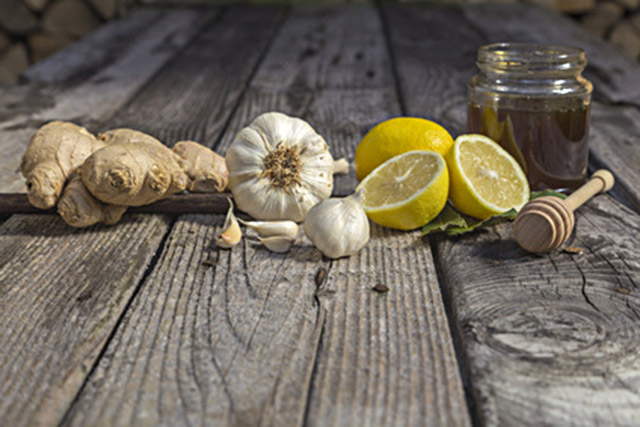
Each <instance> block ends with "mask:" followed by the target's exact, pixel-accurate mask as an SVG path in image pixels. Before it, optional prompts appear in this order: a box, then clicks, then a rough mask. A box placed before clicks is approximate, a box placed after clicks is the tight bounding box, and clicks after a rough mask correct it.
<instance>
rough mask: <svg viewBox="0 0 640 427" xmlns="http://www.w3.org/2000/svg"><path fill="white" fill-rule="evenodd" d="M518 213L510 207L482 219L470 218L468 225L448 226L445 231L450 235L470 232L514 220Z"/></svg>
mask: <svg viewBox="0 0 640 427" xmlns="http://www.w3.org/2000/svg"><path fill="white" fill-rule="evenodd" d="M517 214H518V212H517V211H516V210H515V209H510V210H508V211H506V212H503V213H501V214H499V215H494V216H492V217H490V218H487V219H485V220H482V221H480V220H477V219H470V220H469V221H468V222H467V226H466V227H449V228H447V230H446V231H445V233H447V235H449V236H457V235H459V234H464V233H469V232H471V231H474V230H477V229H478V228H484V227H489V226H491V225H496V224H501V223H503V222H507V221H513V219H514V218H515V217H516V215H517Z"/></svg>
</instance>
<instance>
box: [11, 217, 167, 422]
mask: <svg viewBox="0 0 640 427" xmlns="http://www.w3.org/2000/svg"><path fill="white" fill-rule="evenodd" d="M167 225H168V222H167V220H166V219H164V218H162V217H160V216H148V215H147V216H145V217H144V218H143V217H141V216H129V217H127V218H126V219H125V220H124V221H123V222H122V223H121V224H118V225H117V226H114V227H113V228H111V229H109V230H107V229H106V228H103V227H93V228H91V229H88V230H73V229H71V228H70V227H68V226H67V225H66V224H64V222H63V221H62V220H61V219H59V218H55V217H52V216H50V215H29V216H21V215H14V216H13V217H11V218H10V219H9V220H7V221H6V222H5V223H4V224H2V226H0V316H1V318H2V320H1V321H0V324H1V325H2V326H1V327H0V348H2V352H0V393H2V399H0V420H2V424H3V425H13V426H22V425H34V424H56V423H57V422H58V421H59V420H60V419H61V418H62V416H63V415H64V413H65V411H66V409H67V407H68V405H69V403H70V402H71V401H72V400H73V398H74V396H75V394H76V393H77V391H78V389H79V388H80V386H81V385H82V383H83V381H84V378H85V376H86V375H87V373H88V371H89V370H90V369H91V366H92V365H93V363H94V361H95V360H96V358H97V357H98V355H99V353H100V350H101V348H102V347H103V346H104V344H105V342H106V341H107V338H108V337H109V335H110V332H111V328H113V326H114V325H115V323H116V321H117V320H118V318H119V316H120V315H121V314H122V312H123V311H124V308H125V306H126V302H127V301H128V300H129V299H130V298H131V296H132V294H133V292H134V289H135V287H136V285H137V284H138V282H139V281H140V279H141V278H142V276H143V274H144V272H145V269H146V268H147V266H148V265H149V263H150V262H151V258H152V257H153V254H154V253H155V250H156V248H157V247H158V245H160V242H161V240H162V237H163V235H164V234H165V232H166V230H167ZM122 236H128V238H126V239H123V238H122Z"/></svg>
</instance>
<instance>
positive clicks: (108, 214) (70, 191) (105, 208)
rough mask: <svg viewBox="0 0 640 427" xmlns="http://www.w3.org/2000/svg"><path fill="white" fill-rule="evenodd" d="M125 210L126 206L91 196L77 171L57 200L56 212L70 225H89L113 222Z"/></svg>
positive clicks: (115, 221) (118, 219)
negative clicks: (107, 202) (105, 201)
mask: <svg viewBox="0 0 640 427" xmlns="http://www.w3.org/2000/svg"><path fill="white" fill-rule="evenodd" d="M126 210H127V207H126V206H117V205H110V204H106V203H102V202H101V201H99V200H97V199H96V198H95V197H93V196H92V195H91V193H89V191H88V190H87V189H86V187H85V186H84V184H83V183H82V178H81V177H80V175H78V174H77V173H74V174H73V175H71V177H70V178H69V182H68V184H67V185H66V187H65V188H64V192H63V193H62V197H60V201H59V202H58V213H59V214H60V216H61V217H62V219H64V221H65V222H66V223H67V224H69V225H70V226H72V227H89V226H91V225H93V224H97V223H99V222H103V223H105V224H109V225H111V224H115V223H117V222H118V221H120V218H122V215H124V213H125V211H126Z"/></svg>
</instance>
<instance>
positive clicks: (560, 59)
mask: <svg viewBox="0 0 640 427" xmlns="http://www.w3.org/2000/svg"><path fill="white" fill-rule="evenodd" d="M586 64H587V59H586V55H585V52H584V50H583V49H580V48H577V47H573V46H563V45H544V44H539V43H505V42H501V43H492V44H488V45H484V46H481V47H480V48H479V49H478V66H482V65H486V66H491V67H496V68H499V69H503V70H514V71H515V70H518V69H523V68H526V69H528V70H536V69H538V70H544V69H546V70H553V69H556V70H560V69H569V68H584V67H585V66H586Z"/></svg>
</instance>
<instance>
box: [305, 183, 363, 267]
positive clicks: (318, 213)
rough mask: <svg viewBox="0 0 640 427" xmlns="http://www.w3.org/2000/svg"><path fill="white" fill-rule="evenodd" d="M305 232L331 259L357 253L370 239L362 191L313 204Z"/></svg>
mask: <svg viewBox="0 0 640 427" xmlns="http://www.w3.org/2000/svg"><path fill="white" fill-rule="evenodd" d="M304 232H305V234H306V235H307V237H309V240H311V242H312V243H313V244H314V246H315V247H316V248H318V249H320V251H321V252H322V253H323V254H325V255H326V256H328V257H329V258H340V257H343V256H350V255H355V254H356V253H358V251H359V250H360V249H362V248H363V247H364V246H365V245H366V244H367V242H368V241H369V235H370V229H369V218H367V214H366V213H365V211H364V209H363V208H362V204H361V203H360V197H359V193H356V194H353V195H351V196H349V197H344V198H331V199H327V200H324V201H322V202H320V203H318V204H317V205H316V206H314V207H313V208H312V209H311V210H310V211H309V214H308V215H307V219H306V220H305V221H304Z"/></svg>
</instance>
